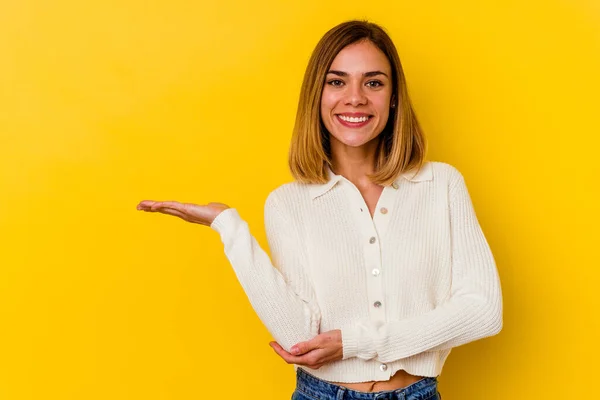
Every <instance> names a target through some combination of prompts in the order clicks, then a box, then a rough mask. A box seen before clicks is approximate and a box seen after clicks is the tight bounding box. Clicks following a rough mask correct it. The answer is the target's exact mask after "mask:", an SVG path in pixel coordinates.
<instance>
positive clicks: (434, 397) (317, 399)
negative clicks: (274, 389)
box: [292, 368, 442, 400]
mask: <svg viewBox="0 0 600 400" xmlns="http://www.w3.org/2000/svg"><path fill="white" fill-rule="evenodd" d="M437 384H438V381H437V378H435V377H426V378H423V379H421V380H419V381H417V382H415V383H413V384H411V385H409V386H407V387H404V388H402V389H396V390H384V391H381V392H372V393H367V392H359V391H356V390H350V389H347V388H345V387H343V386H338V385H334V384H333V383H329V382H327V381H324V380H321V379H319V378H317V377H315V376H313V375H311V374H309V373H308V372H306V371H304V370H303V369H302V368H298V370H297V371H296V390H295V391H294V393H293V394H292V400H441V399H442V397H441V395H440V393H439V392H438V390H437Z"/></svg>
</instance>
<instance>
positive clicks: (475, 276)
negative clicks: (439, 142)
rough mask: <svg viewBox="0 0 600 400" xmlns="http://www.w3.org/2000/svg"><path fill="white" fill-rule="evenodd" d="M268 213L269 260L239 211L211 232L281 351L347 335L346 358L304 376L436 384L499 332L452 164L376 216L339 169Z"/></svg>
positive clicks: (406, 189)
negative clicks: (456, 353)
mask: <svg viewBox="0 0 600 400" xmlns="http://www.w3.org/2000/svg"><path fill="white" fill-rule="evenodd" d="M264 212H265V226H266V234H267V239H268V243H269V247H270V249H271V255H272V261H271V259H269V256H268V255H267V253H265V251H264V250H263V249H261V248H260V246H259V245H258V243H257V241H256V239H255V238H254V237H253V236H252V235H251V233H250V231H249V229H248V224H247V223H246V222H245V221H244V220H243V219H241V218H240V216H239V214H238V212H237V210H236V209H235V208H230V209H227V210H225V211H223V212H221V214H219V215H218V216H217V218H215V220H214V221H213V223H212V225H211V228H213V229H214V230H215V231H217V232H218V233H219V234H220V237H221V240H222V241H223V244H224V247H225V254H226V256H227V258H228V259H229V261H230V263H231V265H232V267H233V269H234V270H235V273H236V276H237V278H238V279H239V281H240V283H241V285H242V287H243V288H244V290H245V292H246V294H247V296H248V298H249V300H250V302H251V304H252V306H253V308H254V310H255V311H256V313H257V314H258V316H259V318H260V319H261V321H262V322H263V323H264V325H265V326H266V327H267V329H268V330H269V332H270V333H271V335H272V336H273V338H274V339H275V340H276V341H277V342H278V343H279V344H280V345H281V346H283V348H284V349H286V350H288V351H289V349H290V347H291V346H293V345H294V344H296V343H298V342H302V341H306V340H309V339H311V338H313V337H314V336H316V335H317V334H319V333H322V332H326V331H330V330H333V329H341V332H342V342H343V353H344V355H343V360H339V361H335V362H331V363H328V364H326V365H324V366H323V367H321V368H319V369H317V370H313V369H310V368H308V367H306V366H302V368H303V369H305V370H306V371H307V372H309V373H311V374H313V375H315V376H317V377H319V378H321V379H324V380H327V381H337V382H364V381H383V380H388V379H390V377H391V376H392V375H393V374H394V373H395V372H396V371H398V370H400V369H403V370H406V371H407V372H409V373H410V374H413V375H419V376H432V377H433V376H438V375H439V374H440V373H441V371H442V367H443V365H444V362H445V361H446V358H447V357H448V355H449V353H450V351H451V348H452V347H456V346H460V345H462V344H465V343H468V342H471V341H474V340H477V339H481V338H484V337H488V336H492V335H495V334H497V333H498V332H500V330H501V329H502V324H503V322H502V292H501V287H500V278H499V275H498V271H497V269H496V264H495V261H494V257H493V255H492V253H491V251H490V248H489V245H488V243H487V241H486V239H485V236H484V234H483V232H482V230H481V227H480V225H479V222H478V221H477V217H476V215H475V211H474V209H473V204H472V202H471V199H470V196H469V193H468V191H467V187H466V185H465V181H464V178H463V176H462V174H461V173H460V172H459V171H458V170H457V169H456V168H455V167H453V166H452V165H450V164H446V163H442V162H437V161H428V162H426V163H425V164H424V166H423V168H422V169H421V171H420V172H419V173H418V174H417V175H415V174H414V171H412V172H406V173H404V174H403V175H402V176H400V177H399V178H398V179H396V180H395V181H394V183H393V184H392V185H391V186H386V187H384V189H383V192H382V194H381V197H380V198H379V201H378V203H377V208H376V212H375V215H374V217H373V218H371V215H370V213H369V210H368V209H367V206H366V203H365V201H364V199H363V197H362V195H361V194H360V192H359V191H358V189H357V188H356V186H354V185H353V184H352V183H351V182H350V181H348V180H347V179H346V178H344V177H343V176H341V175H335V174H334V173H333V172H332V171H331V170H329V181H328V182H327V183H325V184H321V185H319V184H301V183H298V182H292V183H286V184H283V185H282V186H280V187H278V188H277V189H275V190H273V191H272V192H271V193H270V194H269V196H268V197H267V200H266V203H265V209H264ZM274 267H275V268H274ZM297 367H298V366H294V369H297Z"/></svg>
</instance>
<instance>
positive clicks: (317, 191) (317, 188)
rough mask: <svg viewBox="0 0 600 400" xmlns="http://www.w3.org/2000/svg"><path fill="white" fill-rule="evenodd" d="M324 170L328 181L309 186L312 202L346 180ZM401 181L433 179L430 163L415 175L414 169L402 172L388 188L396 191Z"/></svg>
mask: <svg viewBox="0 0 600 400" xmlns="http://www.w3.org/2000/svg"><path fill="white" fill-rule="evenodd" d="M326 169H327V176H328V178H329V180H328V181H327V182H326V183H323V184H311V185H310V187H309V191H310V197H311V198H312V199H313V200H314V199H315V198H317V197H319V196H321V195H323V194H325V193H327V192H328V191H329V190H330V189H331V188H332V187H334V186H335V184H336V183H338V182H339V181H340V180H342V179H344V180H345V179H346V178H344V177H343V176H342V175H336V174H334V173H333V171H332V170H331V168H329V166H327V167H326ZM402 179H406V180H407V181H410V182H423V181H430V180H432V179H433V168H432V165H431V162H430V161H426V162H425V163H424V164H423V166H422V167H421V170H420V171H419V173H416V169H411V170H409V171H406V172H403V173H402V174H401V175H400V177H398V178H396V179H395V180H394V182H393V183H392V184H391V185H390V186H392V187H394V188H395V189H397V188H398V186H399V185H400V181H401V180H402Z"/></svg>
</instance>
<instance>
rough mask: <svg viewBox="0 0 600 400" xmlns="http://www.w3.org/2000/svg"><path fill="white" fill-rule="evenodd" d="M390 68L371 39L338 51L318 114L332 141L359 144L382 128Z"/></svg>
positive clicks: (387, 109) (386, 111) (388, 99)
mask: <svg viewBox="0 0 600 400" xmlns="http://www.w3.org/2000/svg"><path fill="white" fill-rule="evenodd" d="M391 96H392V70H391V66H390V62H389V61H388V59H387V57H386V56H385V54H383V52H382V51H381V50H379V49H378V48H377V47H376V46H375V45H374V44H373V43H371V42H370V41H361V42H358V43H353V44H351V45H349V46H347V47H345V48H344V49H342V51H340V52H339V53H338V55H337V56H336V57H335V59H334V60H333V63H332V64H331V68H330V69H329V71H328V73H327V76H326V79H325V86H324V88H323V96H322V97H321V118H322V120H323V124H324V125H325V127H326V128H327V130H328V131H329V133H330V134H331V135H330V139H331V144H332V146H336V145H339V144H343V145H346V146H350V147H360V146H362V145H364V144H366V143H369V142H370V141H372V140H373V139H375V138H376V137H377V136H378V135H379V134H380V133H381V132H382V131H383V128H385V125H386V123H387V120H388V116H389V114H390V102H391Z"/></svg>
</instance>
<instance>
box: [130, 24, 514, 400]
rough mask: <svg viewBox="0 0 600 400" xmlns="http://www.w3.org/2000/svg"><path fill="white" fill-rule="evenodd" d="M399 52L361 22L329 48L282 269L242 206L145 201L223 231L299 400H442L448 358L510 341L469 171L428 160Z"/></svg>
mask: <svg viewBox="0 0 600 400" xmlns="http://www.w3.org/2000/svg"><path fill="white" fill-rule="evenodd" d="M425 152H426V145H425V138H424V136H423V134H422V131H421V129H420V126H419V124H418V122H417V119H416V117H415V114H414V112H413V109H412V106H411V103H410V100H409V97H408V91H407V87H406V82H405V78H404V74H403V71H402V66H401V64H400V60H399V58H398V54H397V51H396V49H395V47H394V45H393V43H392V41H391V39H390V38H389V36H388V35H387V34H386V33H385V32H384V31H383V30H382V29H381V28H380V27H379V26H377V25H375V24H372V23H368V22H363V21H350V22H345V23H342V24H340V25H338V26H336V27H334V28H333V29H331V30H330V31H329V32H327V33H326V34H325V36H324V37H323V38H322V39H321V41H320V42H319V43H318V44H317V47H316V48H315V50H314V52H313V54H312V57H311V59H310V61H309V65H308V68H307V70H306V74H305V76H304V82H303V85H302V89H301V95H300V101H299V106H298V112H297V116H296V125H295V128H294V135H293V138H292V145H291V149H290V155H289V164H290V168H291V171H292V174H293V176H294V178H295V181H294V182H292V183H287V184H284V185H282V186H280V187H279V188H277V189H275V190H274V191H273V192H271V193H270V194H269V196H268V197H267V200H266V203H265V210H264V211H265V225H266V233H267V239H268V242H269V247H270V249H271V255H272V261H271V259H269V257H268V256H267V254H266V253H265V252H264V251H263V250H262V249H261V248H260V247H259V245H258V244H257V242H256V240H255V239H254V238H253V237H252V235H251V234H250V231H249V229H248V225H247V224H246V222H245V221H244V220H243V219H241V218H240V216H239V214H238V212H237V210H236V209H235V208H230V207H228V206H227V205H225V204H222V203H209V204H208V205H204V206H199V205H195V204H181V203H177V202H154V201H142V202H141V203H140V204H139V205H138V209H140V210H144V211H153V212H161V213H164V214H170V215H175V216H178V217H180V218H182V219H184V220H186V221H189V222H195V223H199V224H203V225H208V226H210V227H211V228H212V229H214V230H215V231H217V232H218V233H219V234H220V236H221V239H222V241H223V243H224V246H225V253H226V255H227V257H228V259H229V261H230V262H231V265H232V266H233V268H234V270H235V272H236V275H237V277H238V279H239V281H240V283H241V284H242V286H243V288H244V290H245V292H246V294H247V295H248V298H249V300H250V302H251V303H252V305H253V308H254V309H255V311H256V312H257V314H258V315H259V317H260V318H261V320H262V321H263V323H264V324H265V325H266V327H267V328H268V329H269V332H270V333H271V334H272V335H273V337H274V338H275V340H276V342H272V343H271V346H272V347H273V349H274V350H275V351H276V352H277V354H279V355H280V356H281V357H282V358H283V359H284V360H285V361H286V362H287V363H290V364H294V369H295V370H296V374H297V387H296V391H295V392H294V394H293V397H292V398H294V399H302V400H305V399H315V398H318V399H327V400H329V399H331V400H333V399H342V398H343V399H376V398H377V399H383V398H385V399H388V398H389V399H396V398H402V399H415V400H416V399H420V400H425V399H438V398H441V397H440V394H439V392H438V390H437V376H439V374H440V373H441V370H442V366H443V364H444V362H445V360H446V358H447V357H448V355H449V353H450V351H451V348H453V347H456V346H460V345H462V344H465V343H468V342H471V341H474V340H477V339H481V338H484V337H487V336H491V335H495V334H497V333H498V332H499V331H500V330H501V329H502V294H501V288H500V280H499V276H498V273H497V270H496V266H495V261H494V258H493V256H492V253H491V251H490V248H489V246H488V243H487V241H486V239H485V237H484V235H483V233H482V231H481V228H480V225H479V223H478V221H477V218H476V215H475V212H474V210H473V206H472V203H471V200H470V197H469V194H468V191H467V188H466V185H465V181H464V179H463V177H462V175H461V173H460V172H459V171H458V170H457V169H456V168H455V167H453V166H451V165H449V164H446V163H442V162H428V161H425V160H424V156H425Z"/></svg>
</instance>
